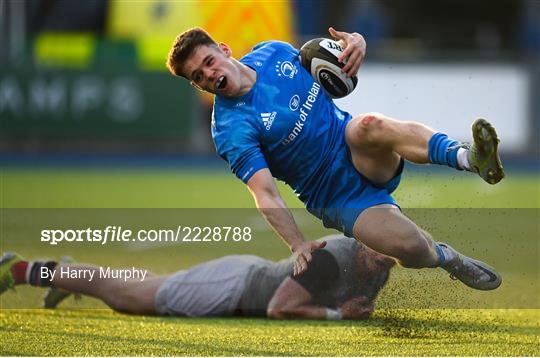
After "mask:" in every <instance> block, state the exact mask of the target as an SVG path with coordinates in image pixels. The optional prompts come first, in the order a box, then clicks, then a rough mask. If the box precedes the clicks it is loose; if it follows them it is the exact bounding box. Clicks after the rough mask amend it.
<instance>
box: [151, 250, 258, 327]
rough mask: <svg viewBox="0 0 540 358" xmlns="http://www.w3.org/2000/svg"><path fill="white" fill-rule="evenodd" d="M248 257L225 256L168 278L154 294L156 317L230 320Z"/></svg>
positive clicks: (249, 262)
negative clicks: (212, 317)
mask: <svg viewBox="0 0 540 358" xmlns="http://www.w3.org/2000/svg"><path fill="white" fill-rule="evenodd" d="M260 261H262V259H261V258H259V257H257V256H252V255H233V256H225V257H222V258H220V259H217V260H212V261H209V262H205V263H203V264H200V265H197V266H195V267H192V268H191V269H189V270H185V271H179V272H177V273H175V274H173V275H171V276H170V277H169V278H168V279H167V280H165V282H163V284H162V285H161V286H160V287H159V289H158V290H157V293H156V299H155V306H156V313H157V314H160V315H174V316H189V317H202V316H230V315H232V314H233V313H234V311H235V310H236V308H237V307H238V301H239V300H240V297H241V295H242V293H243V292H244V289H245V285H246V277H247V275H248V273H249V272H250V270H251V269H252V268H253V267H254V266H256V265H257V264H259V262H260Z"/></svg>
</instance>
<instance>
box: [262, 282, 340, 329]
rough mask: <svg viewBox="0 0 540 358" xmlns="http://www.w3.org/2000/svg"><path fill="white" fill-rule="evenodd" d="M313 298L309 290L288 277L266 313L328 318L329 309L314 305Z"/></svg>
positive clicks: (275, 294) (280, 316)
mask: <svg viewBox="0 0 540 358" xmlns="http://www.w3.org/2000/svg"><path fill="white" fill-rule="evenodd" d="M312 300H313V298H312V296H311V294H310V293H309V291H308V290H306V289H305V288H304V287H302V285H300V284H299V283H298V282H296V281H295V280H294V279H292V278H290V277H287V278H286V279H285V280H284V281H283V282H282V283H281V285H280V286H279V287H278V289H277V290H276V292H275V293H274V296H272V299H271V300H270V303H269V304H268V308H267V310H266V314H267V316H268V318H274V319H287V318H288V319H294V318H304V319H327V312H328V310H329V309H328V308H326V307H322V306H315V305H313V304H312ZM336 318H338V317H336Z"/></svg>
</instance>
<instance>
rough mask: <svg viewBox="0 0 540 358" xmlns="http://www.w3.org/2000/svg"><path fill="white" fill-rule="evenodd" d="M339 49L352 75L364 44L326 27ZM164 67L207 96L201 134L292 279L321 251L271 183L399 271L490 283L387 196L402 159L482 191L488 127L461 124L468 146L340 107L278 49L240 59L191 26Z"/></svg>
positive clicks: (490, 170) (495, 164) (490, 138)
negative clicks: (463, 174) (280, 243)
mask: <svg viewBox="0 0 540 358" xmlns="http://www.w3.org/2000/svg"><path fill="white" fill-rule="evenodd" d="M329 32H330V35H332V36H333V37H334V38H335V39H337V40H339V41H340V43H341V45H342V46H343V47H344V48H345V51H344V52H343V55H342V57H341V58H340V61H342V62H345V61H346V65H345V66H344V67H343V71H344V72H346V73H347V74H348V75H349V76H353V75H356V73H357V72H358V70H359V68H360V65H361V64H362V61H363V59H364V56H365V52H366V43H365V41H364V38H363V37H362V36H361V35H359V34H357V33H347V32H340V31H336V30H335V29H333V28H330V29H329ZM167 66H168V68H169V70H170V71H171V73H173V74H174V75H177V76H182V77H184V78H186V79H187V80H188V81H190V83H191V84H192V85H193V86H195V87H196V88H198V89H200V90H204V91H207V92H210V93H213V94H215V95H216V97H215V103H214V111H213V118H212V137H213V140H214V143H215V146H216V150H217V152H218V154H219V155H220V156H221V157H222V158H223V159H225V160H226V161H227V162H228V163H229V166H230V168H231V171H232V172H233V173H234V174H235V175H236V176H237V177H238V178H239V179H241V180H242V181H243V182H244V183H245V184H246V185H247V186H248V188H249V190H250V192H251V193H252V195H253V197H254V199H255V202H256V205H257V207H258V208H259V210H260V212H261V213H262V215H263V216H264V217H265V219H266V220H267V221H268V223H269V224H270V225H271V226H272V227H273V229H274V230H275V231H276V232H277V234H278V235H279V236H280V237H281V238H282V239H283V240H284V241H285V242H286V243H287V245H288V246H289V248H290V249H291V251H292V252H293V253H295V254H296V262H295V268H294V271H295V274H298V273H301V272H303V271H305V270H306V268H307V265H308V262H309V261H311V252H312V251H313V250H315V249H318V248H321V247H323V246H324V243H320V242H314V241H306V240H305V238H304V237H303V235H302V233H301V232H300V231H299V229H298V227H297V225H296V223H295V221H294V218H293V216H292V214H291V212H290V211H289V210H288V209H287V207H286V205H285V203H284V201H283V200H282V198H281V196H280V194H279V192H278V190H277V187H276V185H275V182H274V178H276V179H278V180H282V181H284V182H285V183H287V184H288V185H289V186H290V187H291V188H292V189H293V190H294V191H295V193H296V194H297V195H298V197H299V198H300V200H302V201H303V202H304V203H305V205H306V208H307V210H308V211H309V212H311V213H312V214H313V215H315V216H317V217H318V218H319V219H321V220H322V222H323V224H324V225H325V226H326V227H331V228H335V229H338V230H340V231H341V232H343V233H344V234H345V235H347V236H351V237H354V238H356V239H357V240H359V241H361V242H363V243H364V244H366V245H367V246H369V247H371V248H372V249H374V250H375V251H378V252H380V253H382V254H384V255H388V256H391V257H393V258H395V259H396V260H397V261H398V262H399V263H400V264H401V265H402V266H404V267H409V268H424V267H442V268H443V269H445V270H447V271H448V272H449V273H450V276H451V277H452V278H457V279H459V280H461V281H462V282H463V283H465V284H466V285H468V286H470V287H473V288H476V289H480V290H491V289H495V288H497V287H498V286H499V285H500V284H501V281H502V279H501V276H500V275H499V274H498V273H497V272H496V271H495V270H494V269H493V268H491V267H490V266H488V265H486V264H485V263H483V262H481V261H477V260H473V259H471V258H468V257H466V256H464V255H462V254H460V253H458V252H457V251H456V250H454V249H453V248H452V247H450V246H449V245H447V244H445V243H437V242H435V241H434V240H433V239H432V238H431V236H430V235H429V234H428V233H427V232H425V231H424V230H422V229H420V228H419V227H418V226H417V225H416V224H415V223H414V222H412V221H411V220H410V219H409V218H407V217H406V216H405V215H404V214H403V213H402V212H401V210H400V209H399V207H398V205H397V203H396V201H395V200H394V199H393V198H392V196H391V193H392V192H393V191H394V190H395V189H396V188H397V186H398V184H399V181H400V177H401V173H402V170H403V164H404V160H408V161H411V162H414V163H419V164H428V163H433V164H440V165H446V166H450V167H453V168H455V169H457V170H466V171H470V172H474V173H477V174H478V175H479V176H480V177H482V179H484V180H485V181H486V182H488V183H490V184H496V183H497V182H499V181H500V180H501V179H502V178H503V177H504V171H503V168H502V165H501V162H500V159H499V157H498V154H497V145H498V138H497V134H496V132H495V129H494V128H493V127H492V126H491V125H490V124H489V123H488V122H487V121H486V120H484V119H478V120H476V121H475V122H474V123H473V127H472V131H473V139H474V142H473V144H472V146H470V147H469V146H467V145H464V144H462V143H459V142H458V141H456V140H453V139H451V138H449V137H448V136H447V135H446V134H444V133H442V132H436V131H434V130H433V129H431V128H429V127H427V126H425V125H423V124H421V123H417V122H405V121H400V120H397V119H394V118H390V117H387V116H385V115H383V114H380V113H366V114H361V115H359V116H357V117H352V116H351V115H350V114H349V113H347V112H344V111H342V110H340V109H339V108H338V107H337V106H336V105H335V104H334V102H333V101H332V99H331V98H330V97H329V96H328V95H327V94H326V93H325V92H324V90H323V89H322V88H321V87H320V85H319V84H317V83H316V82H314V80H313V78H312V77H311V75H310V73H309V72H308V71H307V70H305V69H304V68H303V67H302V66H301V64H300V60H299V51H298V50H297V49H296V48H294V47H293V46H291V45H290V44H287V43H284V42H280V41H268V42H263V43H260V44H258V45H256V46H255V47H254V48H253V49H252V51H251V52H250V53H248V54H247V55H245V56H244V57H242V58H241V59H240V60H237V59H235V58H234V57H232V50H231V48H230V47H228V46H227V45H226V44H224V43H217V42H216V41H214V40H213V39H212V38H211V37H210V36H209V34H208V33H207V32H205V31H204V30H203V29H201V28H193V29H190V30H188V31H185V32H184V33H182V34H180V35H179V36H178V37H177V38H176V39H175V40H174V42H173V46H172V48H171V50H170V53H169V56H168V59H167Z"/></svg>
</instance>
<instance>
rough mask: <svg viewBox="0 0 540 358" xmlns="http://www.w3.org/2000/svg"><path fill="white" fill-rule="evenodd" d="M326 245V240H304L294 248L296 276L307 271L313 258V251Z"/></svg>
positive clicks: (294, 272)
mask: <svg viewBox="0 0 540 358" xmlns="http://www.w3.org/2000/svg"><path fill="white" fill-rule="evenodd" d="M325 246H326V241H304V242H302V243H301V244H300V245H298V246H296V247H295V248H293V255H294V270H293V274H294V276H298V275H300V274H301V273H303V272H305V271H306V270H307V267H308V264H309V262H311V259H312V256H311V253H312V252H313V251H315V250H317V249H322V248H323V247H325Z"/></svg>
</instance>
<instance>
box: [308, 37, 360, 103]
mask: <svg viewBox="0 0 540 358" xmlns="http://www.w3.org/2000/svg"><path fill="white" fill-rule="evenodd" d="M343 51H344V48H342V47H341V45H340V44H339V43H338V42H336V41H334V40H330V39H326V38H317V39H313V40H310V41H308V42H306V43H305V44H304V45H303V46H302V47H301V48H300V61H301V63H302V66H303V67H304V68H305V69H306V70H308V71H309V72H310V73H311V76H312V77H313V79H314V80H315V81H316V82H317V83H318V84H320V85H321V86H322V87H323V88H324V89H325V91H326V92H327V93H328V95H329V96H330V97H332V98H342V97H345V96H347V95H348V94H350V93H351V92H352V91H354V89H355V88H356V85H357V83H358V78H357V77H356V76H354V77H348V76H347V74H346V73H342V72H341V68H343V66H345V64H344V63H341V62H339V61H338V58H339V56H340V55H341V54H342V53H343Z"/></svg>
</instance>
